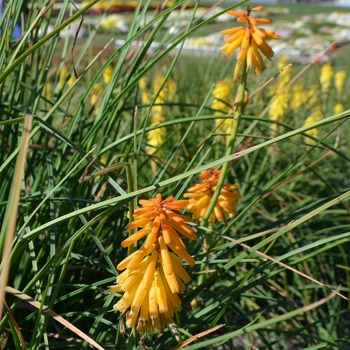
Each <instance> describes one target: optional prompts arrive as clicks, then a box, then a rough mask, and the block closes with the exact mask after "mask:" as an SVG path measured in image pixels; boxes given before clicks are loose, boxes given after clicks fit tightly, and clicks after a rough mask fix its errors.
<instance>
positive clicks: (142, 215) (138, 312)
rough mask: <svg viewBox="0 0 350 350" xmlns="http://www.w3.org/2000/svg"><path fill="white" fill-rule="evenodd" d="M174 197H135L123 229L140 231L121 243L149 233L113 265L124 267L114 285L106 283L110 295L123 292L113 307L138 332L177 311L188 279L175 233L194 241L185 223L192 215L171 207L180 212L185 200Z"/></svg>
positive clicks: (166, 320)
mask: <svg viewBox="0 0 350 350" xmlns="http://www.w3.org/2000/svg"><path fill="white" fill-rule="evenodd" d="M173 199H174V197H168V198H166V199H165V200H162V196H161V195H160V194H157V195H156V198H152V199H150V200H140V201H139V203H140V204H141V206H142V208H139V209H136V210H135V211H134V218H136V220H135V221H133V222H131V223H130V224H128V225H127V228H128V229H129V230H133V229H135V228H141V229H140V230H139V231H137V232H136V233H134V234H132V235H131V236H129V237H128V238H127V239H125V240H124V241H123V242H122V244H121V245H122V247H128V246H130V245H131V244H134V243H136V242H137V241H139V240H140V239H141V238H143V237H144V236H146V235H148V236H147V238H146V240H145V241H144V243H143V245H142V246H141V247H140V248H139V249H138V250H136V251H135V252H134V253H132V254H130V255H129V256H127V257H126V258H125V259H124V260H123V261H121V262H120V263H119V264H118V266H117V269H118V270H120V271H121V270H125V271H123V272H122V273H121V274H120V275H119V276H118V277H117V284H116V285H114V286H110V287H109V291H110V293H119V292H124V295H123V296H122V298H121V299H120V300H119V301H118V302H117V303H116V304H115V305H114V306H113V308H114V309H115V310H119V311H120V312H122V314H123V315H124V316H125V317H126V325H127V326H128V327H137V329H138V331H139V332H141V333H144V332H150V331H153V330H162V329H163V328H164V327H165V326H166V325H167V324H168V323H170V322H172V321H173V315H174V313H175V312H176V311H178V310H180V309H181V299H180V298H179V296H178V293H181V292H182V291H183V290H184V289H185V285H184V282H188V281H189V280H190V276H189V275H188V274H187V272H186V271H185V269H184V268H183V266H182V262H181V259H180V258H182V259H183V260H185V261H186V262H187V263H188V264H191V265H192V264H194V259H193V258H192V257H191V256H190V255H189V254H188V253H187V251H186V246H185V245H184V243H183V241H182V239H181V238H180V237H179V233H181V234H182V235H184V236H186V237H187V238H189V239H195V235H194V230H193V229H192V228H191V227H190V226H188V225H187V224H186V223H187V222H189V221H191V218H189V217H187V216H184V215H181V214H178V213H175V212H174V211H173V210H181V209H182V208H184V207H185V206H186V205H187V204H188V201H187V200H177V201H174V200H173ZM168 247H169V248H170V249H171V251H170V250H169V249H168Z"/></svg>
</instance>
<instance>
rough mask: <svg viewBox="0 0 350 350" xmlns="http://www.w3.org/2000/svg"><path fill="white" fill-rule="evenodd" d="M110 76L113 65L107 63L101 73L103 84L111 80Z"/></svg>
mask: <svg viewBox="0 0 350 350" xmlns="http://www.w3.org/2000/svg"><path fill="white" fill-rule="evenodd" d="M112 76H113V67H112V66H111V65H109V66H107V67H106V69H105V70H104V71H103V73H102V78H103V82H104V83H105V85H107V84H108V83H109V82H110V81H111V79H112Z"/></svg>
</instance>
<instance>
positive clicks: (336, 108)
mask: <svg viewBox="0 0 350 350" xmlns="http://www.w3.org/2000/svg"><path fill="white" fill-rule="evenodd" d="M333 112H334V114H339V113H341V112H344V106H343V105H342V104H341V103H340V102H337V103H336V104H335V105H334V110H333Z"/></svg>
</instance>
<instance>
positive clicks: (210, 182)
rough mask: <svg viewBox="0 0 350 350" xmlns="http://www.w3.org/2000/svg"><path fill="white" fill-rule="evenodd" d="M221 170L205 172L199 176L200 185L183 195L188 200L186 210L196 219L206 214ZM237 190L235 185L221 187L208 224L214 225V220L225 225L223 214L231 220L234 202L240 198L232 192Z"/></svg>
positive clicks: (234, 206)
mask: <svg viewBox="0 0 350 350" xmlns="http://www.w3.org/2000/svg"><path fill="white" fill-rule="evenodd" d="M220 173H221V170H214V169H210V170H205V171H203V172H202V173H201V174H200V178H201V180H202V183H199V184H196V185H195V186H193V187H191V188H189V189H188V190H187V191H188V192H187V193H185V194H184V197H185V198H190V200H189V203H188V206H187V208H188V210H189V211H190V212H191V213H192V216H193V217H194V218H196V219H203V217H204V215H205V213H206V212H207V209H208V206H209V204H210V201H211V198H212V197H213V194H214V192H215V190H216V185H217V183H218V180H219V176H220ZM236 188H237V185H236V184H229V183H226V184H224V185H223V187H222V189H221V191H220V195H219V198H218V201H217V203H216V204H215V207H214V210H213V212H212V214H211V215H210V218H209V222H210V223H211V224H214V223H215V221H216V219H217V220H219V221H221V222H224V223H226V218H225V213H226V214H228V216H229V217H230V218H232V217H233V216H234V215H235V213H236V201H237V200H238V199H239V198H241V196H240V195H239V194H238V193H236V192H234V191H235V190H236Z"/></svg>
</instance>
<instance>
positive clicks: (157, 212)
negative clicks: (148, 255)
mask: <svg viewBox="0 0 350 350" xmlns="http://www.w3.org/2000/svg"><path fill="white" fill-rule="evenodd" d="M173 199H174V197H173V196H171V197H168V198H166V199H165V200H162V195H161V194H159V193H158V194H157V195H156V198H152V199H150V200H144V199H141V200H140V201H139V203H140V204H141V205H142V208H139V209H136V210H135V212H134V218H136V220H135V221H133V222H131V223H130V224H128V225H127V226H126V228H127V229H128V230H132V229H134V228H137V227H140V228H141V230H139V231H138V232H136V233H134V234H133V235H131V236H130V237H128V238H127V239H125V240H124V241H123V242H122V243H121V245H122V247H128V246H129V245H131V244H133V243H135V242H137V241H138V240H139V239H141V238H142V237H144V236H145V235H147V234H148V237H147V238H146V240H145V242H144V245H143V249H144V251H145V252H146V251H147V250H148V249H150V248H151V247H152V245H153V244H154V243H156V242H157V240H158V239H159V237H160V236H162V237H163V239H164V242H165V244H166V245H168V246H170V247H171V249H173V247H176V254H178V255H179V256H182V255H180V254H179V251H181V250H184V251H185V252H186V246H185V245H184V243H183V242H182V240H181V238H180V237H179V233H181V234H182V235H183V236H185V237H187V238H188V239H191V240H194V239H196V236H195V234H194V230H193V228H192V227H190V226H188V225H187V222H191V221H192V219H191V218H190V217H188V216H184V215H181V214H178V213H175V212H173V210H181V209H183V208H185V207H186V205H187V204H188V201H187V200H177V201H173ZM135 259H136V258H135ZM185 260H186V261H187V262H188V263H190V264H192V263H194V260H193V259H185Z"/></svg>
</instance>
